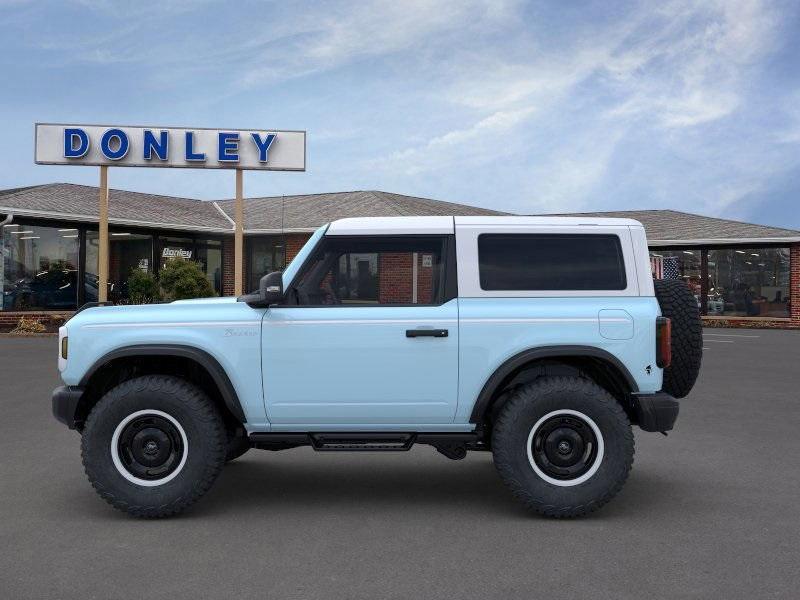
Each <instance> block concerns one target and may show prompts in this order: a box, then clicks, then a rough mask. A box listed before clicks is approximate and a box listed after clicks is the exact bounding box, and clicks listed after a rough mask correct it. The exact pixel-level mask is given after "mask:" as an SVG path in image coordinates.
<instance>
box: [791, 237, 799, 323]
mask: <svg viewBox="0 0 800 600" xmlns="http://www.w3.org/2000/svg"><path fill="white" fill-rule="evenodd" d="M789 256H790V258H789V268H790V269H791V277H790V278H789V294H790V295H789V303H790V305H791V313H792V323H794V324H795V325H797V326H800V244H794V245H793V246H792V247H791V250H790V255H789Z"/></svg>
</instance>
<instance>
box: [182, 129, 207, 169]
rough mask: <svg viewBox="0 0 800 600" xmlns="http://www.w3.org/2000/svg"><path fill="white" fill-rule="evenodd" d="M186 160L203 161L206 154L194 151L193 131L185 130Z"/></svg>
mask: <svg viewBox="0 0 800 600" xmlns="http://www.w3.org/2000/svg"><path fill="white" fill-rule="evenodd" d="M186 160H187V161H188V160H194V161H199V162H205V160H206V155H205V153H204V152H195V151H194V131H187V132H186Z"/></svg>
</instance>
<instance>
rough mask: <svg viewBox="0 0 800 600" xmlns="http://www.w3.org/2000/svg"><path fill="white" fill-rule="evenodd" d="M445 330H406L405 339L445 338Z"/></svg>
mask: <svg viewBox="0 0 800 600" xmlns="http://www.w3.org/2000/svg"><path fill="white" fill-rule="evenodd" d="M447 334H448V332H447V329H406V337H410V338H415V337H437V338H442V337H447Z"/></svg>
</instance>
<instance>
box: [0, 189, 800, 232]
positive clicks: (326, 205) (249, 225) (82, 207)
mask: <svg viewBox="0 0 800 600" xmlns="http://www.w3.org/2000/svg"><path fill="white" fill-rule="evenodd" d="M109 193H110V202H109V221H110V222H111V223H112V224H114V225H128V226H142V227H155V228H159V229H180V230H190V231H207V232H216V233H230V232H231V231H232V230H233V217H234V201H233V200H219V201H217V202H207V201H203V200H196V199H192V198H179V197H175V196H159V195H157V194H144V193H141V192H129V191H125V190H111V191H110V192H109ZM97 195H98V189H97V188H96V187H93V186H86V185H75V184H71V183H52V184H47V185H35V186H29V187H20V188H13V189H7V190H0V212H2V213H6V212H10V213H13V214H15V215H19V216H30V217H43V218H50V219H61V220H65V221H83V222H90V223H91V222H97V219H98V214H97V213H98V207H97V204H98V203H97ZM503 214H508V213H502V212H498V211H494V210H489V209H486V208H478V207H476V206H468V205H465V204H454V203H452V202H443V201H441V200H431V199H429V198H418V197H415V196H404V195H402V194H392V193H389V192H380V191H355V192H335V193H329V194H308V195H301V196H271V197H262V198H247V199H245V231H246V232H249V233H259V232H260V233H272V232H279V231H281V230H283V231H313V230H314V229H316V228H317V227H319V226H320V225H323V224H325V223H329V222H331V221H335V220H336V219H342V218H346V217H391V216H440V215H443V216H449V215H458V216H479V215H503ZM570 215H572V216H576V215H577V216H581V215H583V216H593V217H623V218H629V219H636V220H638V221H641V223H642V224H643V225H644V226H645V229H646V230H647V238H648V242H649V243H650V245H651V246H659V245H661V246H670V245H672V246H674V245H681V244H691V245H696V244H698V243H710V244H713V243H724V244H739V243H769V242H776V243H787V242H800V231H795V230H792V229H782V228H780V227H767V226H765V225H755V224H752V223H742V222H740V221H731V220H729V219H718V218H715V217H706V216H702V215H694V214H690V213H685V212H678V211H674V210H630V211H611V212H587V213H570Z"/></svg>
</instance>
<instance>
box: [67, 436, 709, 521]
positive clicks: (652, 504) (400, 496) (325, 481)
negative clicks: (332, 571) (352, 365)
mask: <svg viewBox="0 0 800 600" xmlns="http://www.w3.org/2000/svg"><path fill="white" fill-rule="evenodd" d="M426 450H428V449H425V450H417V451H415V452H414V453H413V454H412V456H409V455H408V454H405V453H398V454H396V455H392V456H386V455H357V454H354V453H348V454H339V455H337V456H333V455H320V454H315V453H313V451H311V450H309V449H297V450H290V451H287V452H286V453H282V454H285V456H282V457H280V459H277V460H276V455H275V454H272V453H267V452H258V451H251V453H250V454H248V455H247V456H245V457H242V458H240V459H238V460H236V461H235V462H232V463H231V464H229V465H227V466H226V467H225V468H224V470H223V472H222V473H221V475H220V477H219V479H218V480H217V481H216V483H215V484H214V486H213V487H212V489H211V490H210V491H209V492H208V494H206V496H205V497H203V498H202V499H200V501H199V502H198V503H197V504H196V505H195V506H193V507H192V508H191V509H190V510H188V511H187V512H186V513H184V514H183V515H180V516H178V517H176V518H177V519H180V520H181V521H183V520H185V519H189V520H199V519H205V518H217V517H218V516H220V515H222V514H225V515H227V516H230V515H231V514H235V513H237V512H238V513H241V515H242V517H252V515H253V514H260V515H262V516H263V515H266V514H281V515H284V516H295V517H297V516H303V515H306V516H307V515H310V514H317V515H318V514H319V511H320V510H325V511H327V512H328V513H329V514H330V515H331V516H335V515H345V514H347V513H350V512H354V511H369V512H370V513H371V514H372V515H375V514H379V513H385V514H386V515H392V514H395V513H398V512H404V511H408V510H409V509H414V510H419V511H438V510H447V512H448V514H450V515H458V514H459V513H461V514H463V516H464V518H470V519H472V518H475V515H476V514H480V515H483V516H487V517H488V516H490V515H491V516H493V517H494V518H501V519H514V520H517V519H531V518H534V519H537V518H538V517H536V516H535V515H534V514H533V513H530V512H528V511H527V510H526V509H525V508H523V507H522V505H521V504H520V503H519V502H518V501H517V500H515V499H514V498H513V496H512V494H511V492H510V491H509V490H508V489H507V488H506V487H505V485H503V482H502V481H501V480H500V478H499V477H498V475H497V472H496V471H495V468H494V465H493V464H492V458H491V455H490V454H488V453H486V454H483V453H474V454H472V455H470V456H469V457H468V458H467V459H465V460H463V461H457V462H454V461H450V460H448V459H446V458H444V457H440V456H438V455H436V454H435V453H434V455H433V456H425V455H424V454H422V452H425V451H426ZM289 453H296V454H297V455H296V457H291V459H289V458H290V457H289ZM420 458H423V460H419V459H420ZM287 459H289V460H287ZM676 486H677V487H676ZM680 486H681V482H680V481H672V480H665V479H664V478H663V473H662V474H660V475H654V474H649V473H647V472H646V471H644V470H640V471H639V472H637V471H636V470H634V471H633V472H632V473H631V476H630V478H629V480H628V482H627V484H626V485H625V487H624V488H623V490H622V491H621V492H620V493H619V494H618V496H617V497H616V498H614V499H613V500H612V501H611V502H609V503H608V504H607V505H606V506H605V507H603V508H602V509H601V510H599V511H597V512H595V513H593V514H592V515H591V516H590V517H588V518H589V519H591V520H592V521H595V520H603V521H607V520H625V521H628V520H630V521H635V520H637V519H639V518H648V516H649V515H652V514H653V511H659V512H660V513H663V512H666V513H671V512H675V514H676V517H679V516H680V510H682V508H680V506H679V503H676V502H674V498H675V496H676V495H680V494H681V493H682V492H681V490H680V489H677V488H680ZM56 494H57V495H63V496H69V498H66V497H64V498H61V499H60V500H61V501H62V502H65V503H67V504H68V505H69V506H71V507H72V509H73V510H75V511H79V512H83V513H84V517H90V518H91V519H98V518H99V519H112V520H119V519H122V520H130V519H131V517H129V516H127V515H125V514H124V513H122V512H119V511H116V510H114V509H112V508H111V507H110V506H108V505H107V504H106V503H105V502H102V501H101V500H99V498H97V497H96V495H94V494H93V493H92V492H91V490H89V489H87V488H86V487H85V486H83V485H81V486H65V487H59V488H58V492H56ZM694 508H695V510H697V509H698V507H697V506H696V505H695V507H694ZM268 509H272V510H271V511H270V512H265V511H267V510H268ZM545 520H546V519H545Z"/></svg>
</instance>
